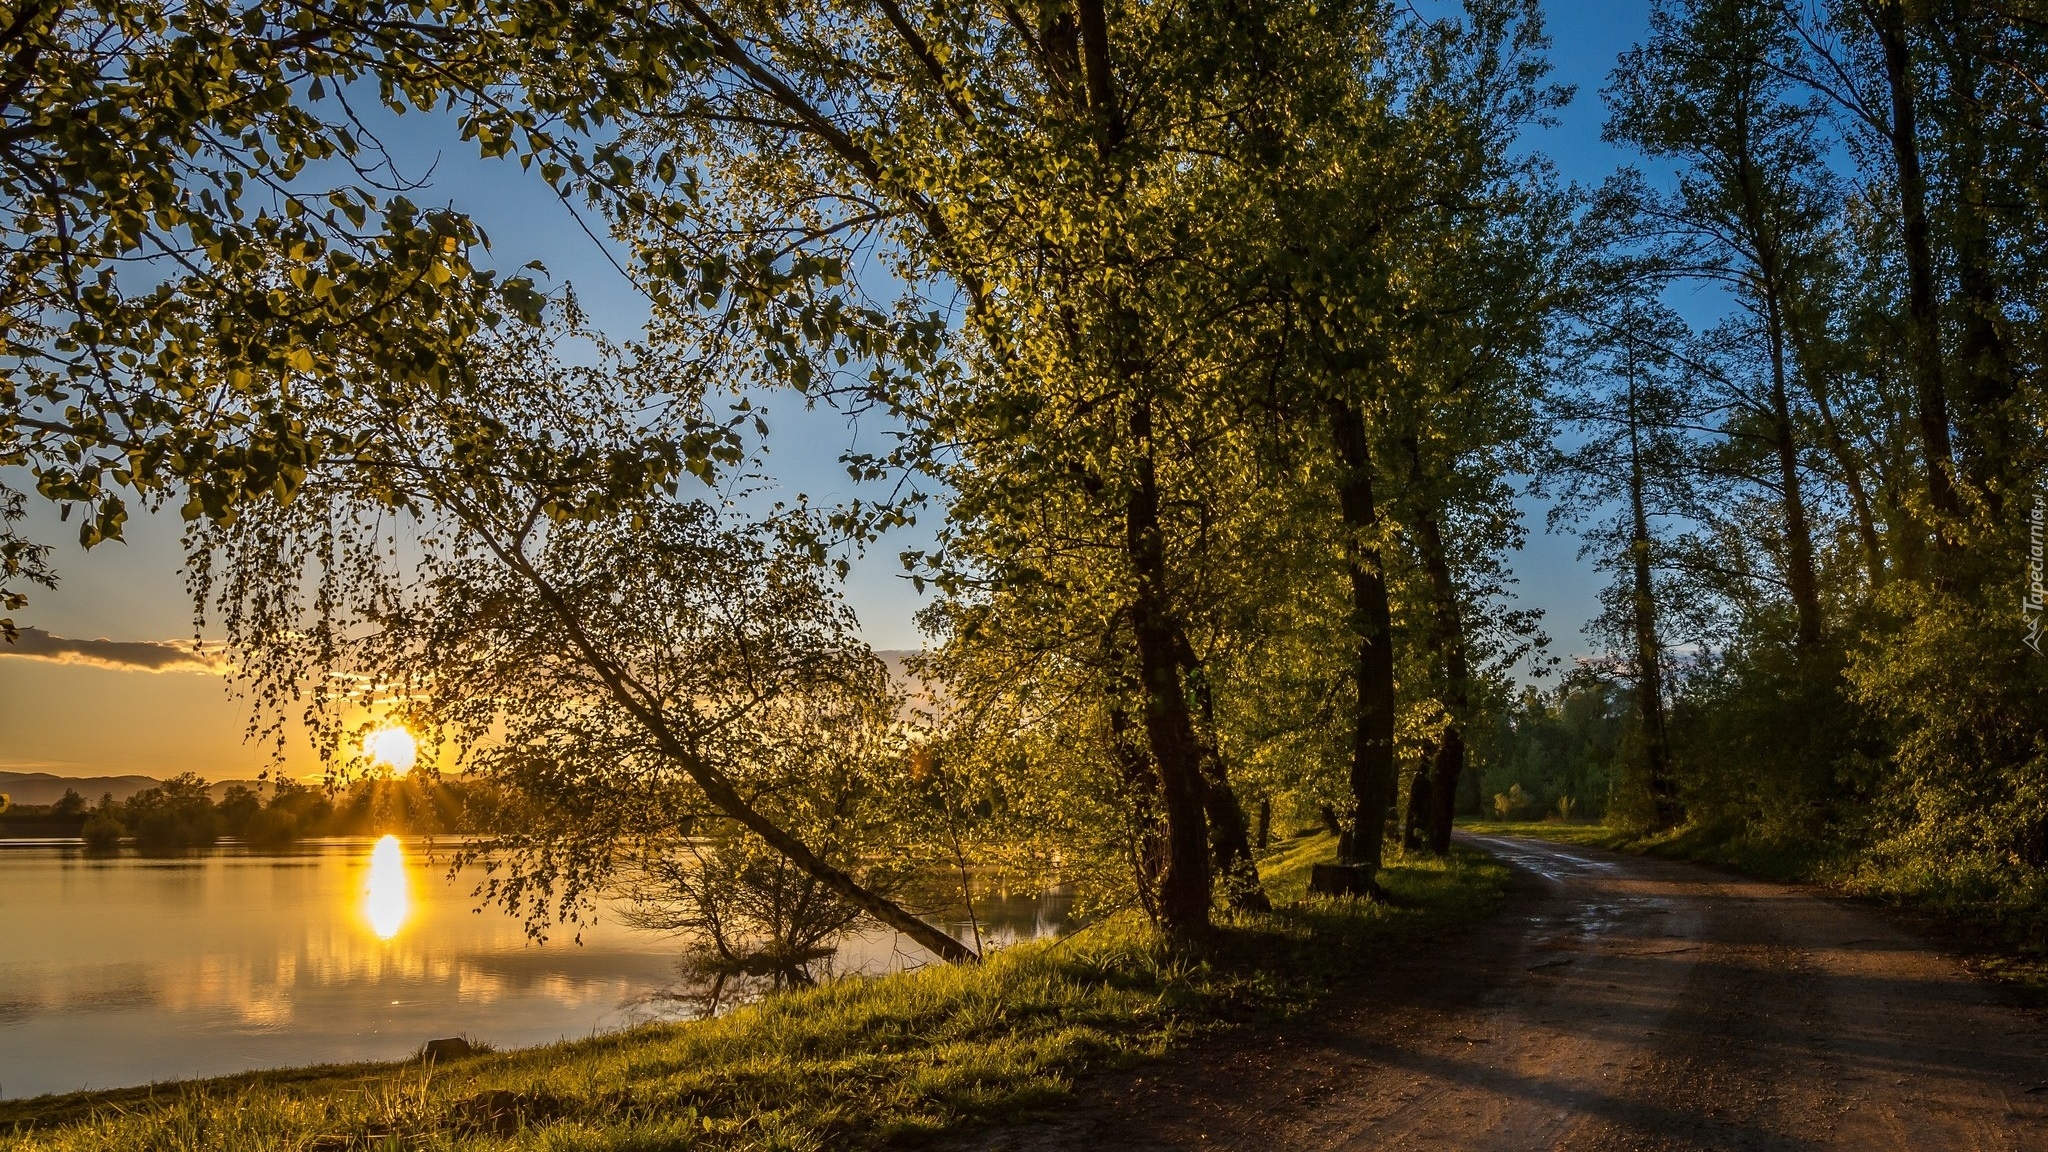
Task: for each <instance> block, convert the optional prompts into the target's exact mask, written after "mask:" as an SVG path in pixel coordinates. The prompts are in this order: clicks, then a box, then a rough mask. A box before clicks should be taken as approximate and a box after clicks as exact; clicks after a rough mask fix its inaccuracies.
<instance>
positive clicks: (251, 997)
mask: <svg viewBox="0 0 2048 1152" xmlns="http://www.w3.org/2000/svg"><path fill="white" fill-rule="evenodd" d="M471 886H472V885H471V882H470V880H469V879H468V878H462V879H458V880H456V881H453V882H451V881H450V880H449V879H448V878H447V876H446V868H445V866H443V865H436V864H433V863H430V862H428V861H427V860H426V859H424V851H423V849H422V848H421V847H419V846H416V845H412V846H401V845H400V844H399V843H398V842H397V841H395V840H387V841H385V842H382V843H380V844H373V843H371V842H369V841H329V842H323V843H319V844H316V845H310V846H307V847H305V848H303V849H301V850H298V851H296V852H294V853H292V854H289V855H268V854H257V853H249V852H243V851H241V850H238V849H232V848H223V849H217V850H215V851H212V852H209V853H205V854H202V855H197V856H191V857H185V858H180V859H174V860H145V859H138V858H135V857H133V856H123V857H121V858H117V859H111V860H109V859H96V858H92V857H88V856H85V855H84V854H83V853H82V852H80V851H79V850H78V849H76V848H72V847H6V848H0V1098H4V1097H19V1096H34V1095H37V1094H40V1093H44V1092H68V1091H72V1090H75V1089H79V1088H113V1087H122V1086H126V1085H132V1084H143V1083H147V1082H150V1081H153V1080H168V1079H175V1078H183V1077H190V1076H210V1075H218V1074H222V1073H227V1072H240V1071H245V1070H248V1069H252V1068H265V1067H276V1066H280V1065H286V1064H310V1063H327V1062H339V1061H350V1060H396V1059H400V1058H403V1057H404V1056H406V1055H408V1054H410V1053H411V1052H413V1051H414V1050H415V1049H417V1048H418V1047H419V1045H420V1044H421V1042H422V1041H425V1040H427V1039H430V1038H432V1037H437V1036H453V1035H456V1034H458V1033H460V1034H465V1035H468V1036H470V1037H472V1038H478V1039H483V1040H488V1041H490V1042H491V1043H493V1044H496V1045H498V1046H499V1047H501V1048H508V1047H518V1046H522V1045H529V1044H540V1043H546V1042H548V1041H553V1040H559V1039H564V1038H576V1037H581V1036H588V1035H590V1034H592V1033H594V1032H601V1031H606V1030H609V1029H613V1028H619V1027H624V1026H626V1025H630V1024H634V1023H638V1022H641V1021H644V1020H646V1019H648V1018H649V1017H650V1015H651V1014H652V1010H651V1009H649V1008H648V1007H647V1006H646V1004H645V1001H646V999H647V997H649V996H650V995H651V994H653V993H657V992H659V991H661V990H662V989H664V988H667V987H669V986H670V985H672V984H673V983H674V966H675V961H676V957H677V955H678V953H679V952H680V945H679V943H678V942H677V941H676V940H675V939H674V938H673V937H665V936H661V935H658V934H653V933H647V932H640V931H636V930H634V929H631V928H628V927H625V926H623V925H621V924H619V923H617V922H616V920H615V919H612V918H608V917H607V918H600V920H599V921H598V923H597V924H596V925H595V926H593V927H589V928H586V929H585V930H584V931H583V942H582V944H581V945H580V946H579V945H577V944H576V943H574V942H573V941H571V940H570V939H568V934H566V933H565V934H562V935H561V937H560V938H555V939H550V940H549V942H548V943H546V944H544V945H535V944H533V943H531V942H530V941H528V940H527V939H526V937H525V934H524V933H523V932H522V931H521V927H520V925H519V923H518V922H517V921H516V920H513V919H512V918H511V917H508V916H506V915H504V914H503V913H501V912H497V911H494V910H487V911H483V912H478V911H475V910H474V901H473V900H472V899H471V898H470V896H469V890H470V888H471ZM979 911H980V912H981V918H982V922H983V923H982V928H983V931H984V932H985V933H988V934H989V935H990V937H991V938H992V939H995V940H998V941H1008V940H1014V939H1018V938H1028V937H1032V936H1038V935H1044V934H1049V933H1051V932H1054V931H1056V930H1057V929H1058V928H1059V926H1060V923H1061V921H1062V920H1063V918H1064V915H1065V912H1066V908H1065V901H1064V900H1062V899H1061V898H1059V897H1056V896H1047V897H1043V898H1039V897H1027V898H1023V899H1011V900H1004V901H988V902H986V904H985V906H983V907H981V908H979ZM949 926H950V927H954V928H956V930H958V931H961V932H962V933H965V932H966V930H967V929H966V925H965V924H964V923H961V924H958V925H949ZM926 959H927V957H926V956H925V955H924V954H923V953H922V952H921V951H920V950H918V949H917V948H916V947H915V946H913V945H910V944H908V943H907V942H905V941H903V940H901V939H899V938H898V937H897V936H895V934H893V933H873V934H869V935H864V936H859V937H856V938H853V939H850V940H848V941H846V942H845V943H844V945H843V946H842V948H841V951H840V955H839V956H838V957H837V967H838V968H839V969H840V970H841V971H850V970H858V971H867V972H879V971H885V970H888V969H890V968H897V967H903V966H905V965H908V964H917V963H922V962H924V961H925V960H926Z"/></svg>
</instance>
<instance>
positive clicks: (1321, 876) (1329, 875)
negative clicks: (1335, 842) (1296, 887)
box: [1308, 864, 1380, 900]
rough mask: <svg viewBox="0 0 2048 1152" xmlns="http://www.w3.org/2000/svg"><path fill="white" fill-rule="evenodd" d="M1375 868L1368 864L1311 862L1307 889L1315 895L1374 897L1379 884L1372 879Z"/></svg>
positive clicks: (1378, 892)
mask: <svg viewBox="0 0 2048 1152" xmlns="http://www.w3.org/2000/svg"><path fill="white" fill-rule="evenodd" d="M1376 871H1377V869H1375V868H1373V867H1372V866H1371V865H1368V864H1313V865H1310V866H1309V873H1308V890H1309V893H1310V894H1311V895H1315V896H1363V897H1365V898H1366V899H1368V900H1370V899H1376V898H1377V897H1378V896H1379V894H1380V886H1379V883H1378V882H1377V881H1375V880H1374V879H1373V874H1374V873H1375V872H1376Z"/></svg>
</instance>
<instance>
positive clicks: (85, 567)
mask: <svg viewBox="0 0 2048 1152" xmlns="http://www.w3.org/2000/svg"><path fill="white" fill-rule="evenodd" d="M1422 6H1423V8H1424V9H1425V10H1432V9H1434V8H1435V7H1437V6H1436V5H1432V4H1430V3H1429V2H1428V0H1423V5H1422ZM1544 7H1545V11H1546V18H1547V22H1548V25H1549V29H1550V33H1551V36H1552V38H1553V46H1552V50H1551V53H1550V58H1551V60H1552V63H1553V65H1554V68H1555V72H1554V79H1556V80H1557V81H1558V82H1560V83H1564V84H1569V85H1573V86H1575V87H1576V88H1577V96H1576V98H1575V99H1574V100H1573V102H1572V103H1571V104H1570V105H1569V106H1568V107H1567V108H1565V109H1564V110H1563V111H1562V112H1561V113H1560V115H1559V117H1558V120H1559V122H1558V124H1557V125H1556V126H1555V127H1553V128H1548V129H1543V130H1540V131H1538V132H1536V133H1534V134H1532V136H1531V137H1530V138H1529V141H1528V144H1529V146H1530V147H1531V148H1534V149H1540V150H1542V151H1543V152H1545V153H1547V154H1548V155H1549V156H1550V157H1551V159H1552V161H1553V162H1554V163H1555V164H1556V166H1557V168H1558V170H1559V172H1560V173H1561V174H1562V175H1563V176H1564V177H1565V178H1566V179H1567V180H1571V181H1575V182H1578V183H1582V184H1593V183H1597V182H1598V181H1599V180H1600V179H1601V178H1603V177H1604V176H1605V175H1606V174H1607V173H1609V172H1611V171H1613V170H1614V169H1615V168H1616V167H1618V166H1619V165H1621V164H1623V163H1625V162H1627V159H1628V158H1627V157H1626V156H1625V155H1624V154H1623V153H1622V152H1621V151H1620V150H1618V149H1616V148H1614V147H1613V146H1611V145H1608V144H1606V143H1605V142H1603V141H1602V140H1601V139H1600V125H1601V122H1602V119H1603V118H1604V111H1603V109H1602V108H1601V105H1600V100H1599V90H1600V89H1601V87H1603V86H1604V85H1605V83H1606V78H1607V74H1608V72H1609V71H1610V70H1611V69H1612V68H1613V67H1614V63H1615V58H1616V56H1617V55H1618V54H1619V53H1620V52H1622V51H1623V50H1625V49H1626V48H1628V47H1629V45H1630V44H1632V43H1633V42H1634V41H1635V40H1636V39H1638V38H1639V37H1640V36H1641V35H1642V34H1643V32H1644V30H1645V28H1646V27H1647V25H1648V8H1647V6H1646V5H1644V4H1641V3H1634V2H1607V0H1600V2H1591V3H1584V2H1579V3H1574V2H1566V0H1548V2H1547V3H1545V5H1544ZM444 129H445V123H443V122H438V121H434V120H432V119H430V118H427V117H410V118H407V119H406V120H405V121H401V122H400V123H399V125H398V126H397V128H396V130H394V131H392V132H391V133H390V134H389V135H388V136H387V138H386V143H387V145H389V146H391V148H392V150H393V152H394V154H395V155H396V156H397V158H398V160H399V162H400V165H401V168H402V170H404V171H406V172H407V174H408V175H411V176H414V177H419V176H425V177H426V178H427V179H428V187H427V188H426V189H424V190H422V191H420V192H417V193H415V194H414V195H413V199H414V200H415V201H416V202H419V203H422V204H427V205H439V204H444V203H445V204H449V205H452V206H454V207H456V208H458V209H460V210H462V211H465V212H468V213H469V214H470V215H471V216H473V217H474V218H475V219H477V220H478V221H479V223H480V224H481V225H482V226H483V228H484V230H485V231H486V232H487V233H488V234H489V235H490V237H491V239H492V258H493V261H494V262H495V263H497V264H498V265H499V266H501V267H504V268H516V267H518V266H519V265H521V264H524V263H526V262H527V261H529V260H539V261H541V262H542V263H544V264H545V265H546V266H547V269H548V272H549V274H550V276H551V278H552V279H553V281H554V282H555V283H557V284H561V283H568V284H571V285H573V286H574V288H575V290H576V292H577V295H578V297H579V299H581V301H582V302H583V305H584V307H585V308H586V310H587V311H588V312H589V313H590V314H591V316H592V318H593V319H594V320H596V321H597V322H598V323H599V324H600V325H601V326H603V327H604V328H605V329H606V330H608V331H610V332H612V333H614V334H624V335H631V334H632V333H633V332H634V330H635V329H636V328H637V327H638V325H639V323H640V322H641V321H642V320H643V319H644V318H645V316H646V305H645V303H644V302H643V301H642V300H641V299H640V297H639V296H638V294H637V293H636V292H635V291H634V290H633V288H632V286H631V285H630V284H629V283H627V282H626V280H625V278H624V277H623V276H622V275H621V274H620V273H619V272H618V271H617V269H616V268H615V267H614V266H613V264H612V263H611V261H610V259H608V258H607V256H606V254H605V252H604V251H603V250H602V249H601V248H600V247H599V246H598V245H597V244H596V243H595V242H593V241H592V240H591V239H590V238H589V236H588V235H586V234H585V232H584V231H583V229H582V228H581V227H580V226H579V224H578V223H577V221H576V219H575V217H574V216H573V215H572V214H571V213H570V211H569V210H568V209H567V208H566V207H565V206H564V205H563V204H561V203H560V202H559V201H558V200H556V199H555V197H554V196H553V195H552V194H551V193H550V192H549V191H548V190H547V188H546V186H545V185H543V184H541V183H540V182H539V181H538V180H537V179H533V178H530V177H524V176H522V174H521V173H519V171H518V169H517V168H516V166H514V165H512V164H510V163H508V162H503V161H484V160H478V159H476V158H474V156H473V155H472V153H471V152H470V150H469V148H468V146H466V145H464V144H463V143H462V142H461V141H459V140H457V139H456V138H455V136H454V134H453V132H450V131H445V130H444ZM768 405H769V408H768V419H769V423H770V426H771V435H770V437H769V456H768V461H767V464H768V471H769V472H770V473H771V475H773V476H774V477H775V479H776V481H777V483H778V484H779V485H780V486H781V487H782V488H783V489H784V490H785V491H786V492H788V493H791V494H794V493H799V492H801V493H804V494H807V495H808V496H809V497H810V498H811V500H812V502H813V503H814V504H819V505H830V504H833V503H836V502H838V501H840V500H843V499H846V498H849V497H851V496H853V495H854V494H855V491H856V490H855V487H854V485H853V484H852V483H851V481H850V480H849V479H848V478H847V476H846V474H845V472H844V471H843V470H841V467H840V465H839V464H838V456H839V454H840V452H841V451H843V450H844V449H846V448H847V447H848V446H849V445H851V444H853V443H855V442H857V440H858V439H859V432H858V430H856V429H854V428H851V427H849V426H848V425H847V423H846V422H845V421H844V420H843V419H842V418H841V417H839V416H837V415H836V414H834V413H831V412H826V411H805V410H803V409H802V407H801V406H800V404H798V403H796V402H793V401H792V400H791V399H790V398H788V397H786V396H784V397H771V398H769V400H768ZM871 434H872V433H870V435H871ZM21 481H22V477H21V476H18V475H17V476H13V477H10V478H9V482H10V483H11V484H13V485H14V486H16V487H20V486H21ZM1521 507H1522V511H1523V516H1524V520H1525V523H1526V524H1527V526H1528V529H1529V534H1528V542H1527V544H1526V546H1525V547H1524V549H1523V550H1522V551H1521V552H1520V553H1519V554H1518V555H1517V556H1516V557H1515V558H1514V560H1513V562H1512V568H1513V570H1514V572H1515V574H1516V576H1517V577H1518V579H1519V584H1518V586H1517V589H1516V593H1515V594H1516V598H1517V600H1518V601H1519V603H1520V606H1523V607H1535V608H1540V609H1542V610H1543V612H1544V618H1545V628H1546V630H1547V631H1548V632H1549V633H1550V635H1551V636H1552V637H1553V644H1552V651H1553V653H1554V654H1556V655H1558V656H1560V657H1563V658H1565V659H1566V660H1569V659H1570V658H1571V657H1572V656H1574V655H1578V654H1582V653H1584V652H1586V651H1587V650H1588V647H1589V642H1588V641H1587V640H1586V639H1585V637H1584V634H1583V632H1582V627H1583V625H1584V624H1585V622H1586V621H1587V620H1588V619H1589V618H1590V617H1591V616H1592V615H1593V614H1594V612H1595V611H1596V610H1597V604H1596V597H1597V593H1598V588H1599V585H1600V581H1601V578H1600V577H1599V576H1598V575H1597V574H1596V573H1594V572H1593V571H1592V569H1591V568H1590V566H1589V565H1588V564H1587V563H1586V562H1584V561H1582V560H1580V559H1579V558H1578V555H1577V553H1578V547H1579V543H1578V540H1577V538H1576V537H1573V536H1571V535H1569V534H1564V535H1556V534H1551V533H1549V532H1548V531H1547V530H1546V527H1545V524H1544V505H1543V504H1542V503H1541V502H1539V501H1535V500H1533V499H1525V500H1523V501H1522V502H1521ZM27 527H28V530H29V534H30V535H31V536H32V538H35V539H38V540H40V541H42V542H46V543H50V544H52V545H54V546H55V548H56V551H55V552H54V554H53V560H54V561H55V563H56V567H57V570H58V573H59V575H60V576H61V578H62V584H61V585H60V587H59V588H58V589H57V590H55V591H42V590H36V592H35V593H34V595H33V597H32V599H31V602H30V604H29V607H28V608H27V610H25V611H24V612H20V613H17V614H16V620H17V622H18V623H21V624H25V625H27V626H29V627H32V628H34V629H37V630H38V631H37V633H35V634H32V635H31V636H30V637H29V638H28V641H27V642H26V643H24V644H23V645H21V646H19V647H17V648H16V649H14V650H12V651H7V650H6V649H5V648H4V647H0V771H20V772H48V773H51V774H53V775H58V776H97V775H117V774H123V773H136V774H141V775H149V776H157V777H164V776H169V775H173V774H175V773H178V772H184V771H192V772H197V773H199V774H200V775H203V776H206V777H208V778H210V779H214V780H221V779H235V778H248V777H253V776H255V775H256V774H257V773H258V772H261V771H263V770H264V769H265V768H267V767H268V766H269V759H268V752H267V751H265V750H262V749H259V748H255V747H252V746H249V745H247V744H245V743H244V742H243V740H242V734H243V731H244V729H245V727H246V725H247V722H248V708H247V705H246V704H245V703H243V702H241V701H238V700H235V699H233V698H232V697H231V696H230V695H229V693H228V690H227V682H226V681H225V680H224V679H223V678H222V677H221V676H220V675H219V674H218V671H217V670H216V668H215V667H214V666H213V665H212V664H211V663H210V662H209V661H205V660H200V659H193V658H190V657H189V645H187V646H186V647H185V649H183V650H182V651H181V650H180V649H177V648H173V647H171V646H170V644H171V642H174V641H177V640H178V639H179V638H189V637H190V636H191V635H192V634H193V623H192V605H191V601H190V599H189V597H188V596H187V595H186V592H185V586H184V580H183V577H182V575H181V567H180V565H181V560H182V551H181V549H180V548H179V546H178V537H179V525H178V522H177V519H176V517H175V516H174V515H166V516H152V515H146V514H140V515H137V516H135V518H134V519H132V520H131V521H130V524H129V526H128V529H127V533H126V535H127V539H126V540H125V542H120V543H112V544H103V545H101V546H99V547H97V548H94V549H92V550H91V551H90V552H88V551H86V550H84V549H81V548H80V547H78V545H77V543H76V527H75V524H60V523H58V519H57V516H56V513H55V510H54V509H53V508H51V507H49V506H48V505H43V504H34V503H33V502H32V508H31V517H30V520H29V523H28V525H27ZM928 538H929V536H928V529H924V528H911V529H907V530H904V531H902V532H899V533H897V534H894V535H891V536H887V537H884V538H883V539H882V540H881V541H880V543H879V544H878V545H876V546H875V547H873V548H872V549H871V550H870V552H869V553H868V555H867V556H865V557H863V558H859V559H858V560H856V562H855V564H854V567H853V571H852V573H851V575H850V576H849V578H848V581H847V587H846V594H847V598H848V600H849V602H850V603H851V604H852V605H853V607H854V610H855V611H856V613H857V614H858V615H859V618H860V621H861V627H862V631H863V634H864V635H865V636H866V638H867V639H868V641H869V643H871V644H872V645H874V646H875V647H877V648H883V649H904V648H916V647H918V646H919V645H920V643H921V638H920V636H919V634H918V631H917V627H916V625H915V623H914V622H913V620H912V616H913V614H914V613H915V612H916V611H917V608H918V607H919V605H920V603H921V599H920V597H919V596H918V595H917V594H916V593H915V592H914V591H913V589H912V588H911V586H910V584H909V582H908V580H906V579H905V578H904V577H903V575H902V572H901V566H900V564H899V563H898V561H897V559H896V556H897V553H898V552H900V551H902V550H904V549H906V548H917V547H921V546H923V544H924V543H925V542H926V541H927V540H928ZM286 768H287V770H288V771H292V772H294V774H301V773H304V772H309V771H312V770H313V769H314V762H313V760H312V758H311V755H310V753H302V754H300V755H298V756H295V757H294V758H293V760H292V761H291V762H289V763H288V764H287V766H286Z"/></svg>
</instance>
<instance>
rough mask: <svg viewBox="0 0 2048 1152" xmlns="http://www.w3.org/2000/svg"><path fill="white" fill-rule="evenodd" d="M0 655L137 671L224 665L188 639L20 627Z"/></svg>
mask: <svg viewBox="0 0 2048 1152" xmlns="http://www.w3.org/2000/svg"><path fill="white" fill-rule="evenodd" d="M0 656H15V657H20V658H23V659H28V660H48V661H49V662H51V663H53V664H82V665H85V666H86V667H88V668H115V669H122V670H126V671H136V672H219V671H221V669H222V668H223V667H224V666H225V664H226V660H225V658H224V656H223V654H221V653H220V652H218V651H208V652H202V651H198V650H196V649H195V648H194V647H193V644H192V642H191V641H190V640H105V639H101V640H72V639H69V638H68V637H64V636H52V635H50V634H49V633H48V632H45V631H43V630H42V629H41V628H23V629H22V630H21V639H20V640H19V641H16V642H15V643H13V644H9V643H7V642H6V641H4V640H0Z"/></svg>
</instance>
